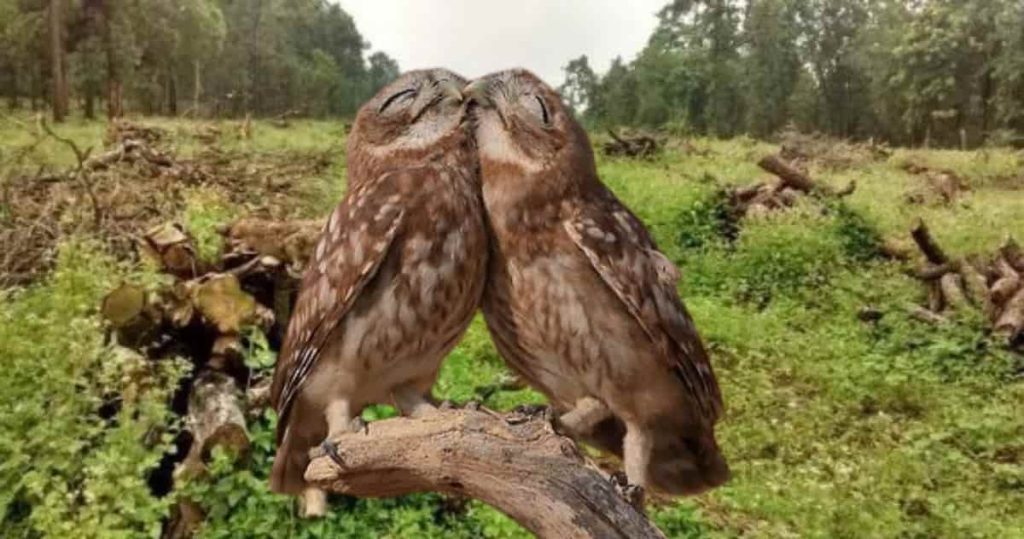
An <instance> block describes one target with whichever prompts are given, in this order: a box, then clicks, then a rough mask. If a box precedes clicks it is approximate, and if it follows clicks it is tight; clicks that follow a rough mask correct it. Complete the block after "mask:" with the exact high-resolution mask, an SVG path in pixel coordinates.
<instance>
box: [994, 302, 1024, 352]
mask: <svg viewBox="0 0 1024 539" xmlns="http://www.w3.org/2000/svg"><path fill="white" fill-rule="evenodd" d="M995 331H996V333H1001V334H1003V335H1006V337H1007V340H1008V341H1009V342H1010V345H1011V346H1018V345H1021V344H1024V342H1022V341H1024V288H1021V289H1019V290H1017V293H1016V294H1014V295H1013V297H1012V298H1010V300H1009V301H1007V302H1006V305H1005V306H1004V307H1003V312H1002V314H1000V315H999V319H998V320H996V324H995Z"/></svg>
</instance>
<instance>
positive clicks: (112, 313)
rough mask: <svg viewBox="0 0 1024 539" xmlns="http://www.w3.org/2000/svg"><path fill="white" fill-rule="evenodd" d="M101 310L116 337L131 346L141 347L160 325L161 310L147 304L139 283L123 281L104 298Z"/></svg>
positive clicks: (146, 297)
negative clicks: (123, 282)
mask: <svg viewBox="0 0 1024 539" xmlns="http://www.w3.org/2000/svg"><path fill="white" fill-rule="evenodd" d="M100 312H101V313H102V315H103V318H104V320H106V321H107V322H108V323H109V324H110V327H111V329H113V331H114V334H115V335H117V341H118V342H119V343H121V344H123V345H126V346H130V347H140V346H142V345H143V344H144V343H145V342H146V341H148V340H149V339H150V338H151V337H153V335H154V333H155V331H156V330H157V329H158V328H159V326H160V321H161V316H160V311H159V310H158V309H156V308H153V306H151V305H150V304H149V298H148V294H146V291H145V289H143V288H142V287H141V286H138V285H134V284H127V283H126V284H122V285H121V286H119V287H117V288H115V289H113V290H111V291H110V292H109V293H108V294H107V295H106V296H105V297H104V298H103V303H102V306H101V307H100Z"/></svg>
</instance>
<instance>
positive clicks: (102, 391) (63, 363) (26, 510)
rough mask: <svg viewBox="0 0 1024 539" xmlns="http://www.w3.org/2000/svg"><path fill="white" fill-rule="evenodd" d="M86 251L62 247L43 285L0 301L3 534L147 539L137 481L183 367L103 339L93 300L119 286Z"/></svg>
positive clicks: (148, 522)
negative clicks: (105, 342)
mask: <svg viewBox="0 0 1024 539" xmlns="http://www.w3.org/2000/svg"><path fill="white" fill-rule="evenodd" d="M127 276H128V275H127V271H126V269H125V268H124V267H119V266H118V265H117V264H116V263H115V262H114V261H113V260H112V259H111V258H110V257H109V256H107V255H106V254H104V253H103V251H102V248H101V247H99V245H98V244H96V243H92V242H85V241H70V242H67V243H64V244H63V245H61V247H60V254H59V257H58V262H57V267H56V270H55V271H54V273H53V274H52V275H51V276H50V277H49V278H48V279H47V280H46V281H44V282H43V283H41V284H39V285H36V286H33V287H30V288H28V289H26V290H23V291H18V292H7V293H6V297H4V298H3V301H2V303H0V342H3V343H4V344H3V347H2V348H0V365H3V368H2V369H0V387H3V388H4V389H3V391H2V392H0V528H2V529H3V530H4V536H5V537H139V536H151V537H152V536H155V535H156V534H158V533H159V530H160V524H161V520H162V519H163V517H164V515H165V514H166V510H167V504H166V502H165V501H164V500H159V499H156V498H154V497H153V496H152V495H151V494H150V491H149V487H148V485H147V482H146V479H147V475H148V473H149V472H150V470H152V469H153V468H154V467H155V466H156V464H157V463H158V462H159V460H160V457H161V455H162V454H163V453H164V452H165V451H166V450H168V448H169V447H170V440H171V437H172V435H173V429H172V428H171V427H170V426H172V425H174V424H175V422H174V420H173V418H172V416H171V414H170V412H169V410H168V408H167V406H166V405H165V403H166V402H167V400H168V398H169V395H170V392H171V390H172V388H174V387H175V385H176V383H177V379H178V377H179V376H180V375H181V374H182V370H183V367H182V365H181V364H180V363H179V362H175V361H163V362H159V363H152V362H149V361H147V360H145V359H143V358H141V357H139V356H136V355H134V354H132V353H130V352H127V351H124V350H122V349H116V348H112V347H110V346H108V345H105V344H104V342H103V332H102V330H101V326H100V322H99V320H98V319H97V317H96V316H95V311H96V308H97V306H98V305H99V302H100V299H101V298H102V296H103V294H104V293H105V292H106V291H107V290H109V289H110V288H111V287H112V286H114V285H115V284H116V283H117V281H118V280H119V279H121V278H125V277H127Z"/></svg>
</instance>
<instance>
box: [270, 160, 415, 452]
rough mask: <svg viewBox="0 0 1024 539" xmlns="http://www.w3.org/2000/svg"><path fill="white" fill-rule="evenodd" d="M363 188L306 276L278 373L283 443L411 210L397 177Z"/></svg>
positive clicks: (335, 220) (332, 223)
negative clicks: (335, 336)
mask: <svg viewBox="0 0 1024 539" xmlns="http://www.w3.org/2000/svg"><path fill="white" fill-rule="evenodd" d="M396 174H415V172H409V171H405V172H399V173H391V174H386V175H383V176H381V177H379V178H377V179H376V180H375V181H373V182H368V183H366V184H363V185H361V186H360V187H359V188H358V189H356V190H355V191H353V192H350V193H349V194H348V196H346V197H345V199H344V200H342V202H341V203H340V204H338V206H337V207H336V208H335V209H334V212H333V213H332V214H331V217H330V220H328V222H327V224H326V225H325V226H324V229H323V231H322V233H321V236H320V240H319V242H318V243H317V246H316V251H315V252H314V255H313V257H312V259H311V260H310V262H309V266H308V267H307V268H306V272H305V275H304V276H303V278H302V286H301V288H300V292H299V297H298V299H297V300H296V303H295V307H294V308H293V310H292V317H291V321H290V323H289V325H288V331H287V333H286V335H285V339H284V343H283V345H282V347H281V353H280V355H279V356H278V362H277V366H276V368H275V370H274V380H273V384H272V385H271V402H272V404H273V406H274V408H275V409H276V410H277V414H278V430H277V434H278V441H279V442H280V440H281V438H282V436H283V435H284V431H285V427H286V425H287V421H288V413H289V411H290V410H291V407H292V404H293V403H294V401H295V397H296V395H297V394H298V391H299V390H300V388H301V387H302V385H303V383H304V382H305V380H306V378H307V377H308V376H309V373H310V372H311V371H312V369H313V367H314V366H315V365H316V362H317V360H318V359H319V356H320V353H321V351H322V349H323V347H324V345H325V344H326V342H327V339H328V337H329V336H330V335H331V333H332V332H333V331H334V330H335V328H337V327H338V325H339V323H340V322H341V321H342V319H343V318H344V317H345V315H346V314H347V313H348V311H349V310H350V309H351V308H352V306H353V304H355V302H356V300H357V298H358V297H359V294H360V293H361V292H362V291H363V289H364V288H365V287H366V285H367V283H369V282H370V281H371V280H372V279H373V277H374V275H375V274H376V272H377V269H378V268H379V267H380V265H381V263H382V262H383V261H384V259H385V258H386V256H387V254H388V251H389V249H390V247H391V244H392V242H393V240H394V238H395V235H396V234H397V233H398V231H399V228H400V226H401V225H402V222H403V217H404V215H405V212H404V210H403V208H402V205H401V198H402V197H401V194H400V193H399V192H398V190H397V187H396V186H397V185H398V184H400V183H402V182H400V181H398V179H396V178H394V177H393V176H395V175H396Z"/></svg>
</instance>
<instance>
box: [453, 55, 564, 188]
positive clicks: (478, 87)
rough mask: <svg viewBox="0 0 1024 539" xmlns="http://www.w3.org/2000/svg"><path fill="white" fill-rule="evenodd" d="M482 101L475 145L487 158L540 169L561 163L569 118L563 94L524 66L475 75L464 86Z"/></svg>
mask: <svg viewBox="0 0 1024 539" xmlns="http://www.w3.org/2000/svg"><path fill="white" fill-rule="evenodd" d="M462 93H463V95H465V96H466V98H467V99H469V100H471V101H472V102H474V103H476V104H477V105H478V109H477V111H476V113H475V114H476V120H477V129H476V134H477V143H478V145H479V148H480V156H481V158H483V159H490V160H492V161H499V162H504V163H510V164H514V165H517V166H518V167H520V168H522V169H524V170H525V171H527V172H536V171H539V170H542V169H544V168H547V167H549V166H551V165H552V164H554V163H555V162H557V160H558V157H559V155H560V153H561V152H562V150H563V149H564V147H565V145H566V142H567V134H568V133H569V132H570V131H571V130H569V129H568V125H569V122H570V121H571V119H569V118H567V113H566V111H565V109H564V106H563V105H562V102H561V98H560V97H559V96H558V94H557V93H555V91H554V90H552V89H551V88H550V87H549V86H548V85H547V84H545V83H544V82H543V81H541V80H540V79H539V78H537V77H536V76H535V75H533V74H532V73H529V72H527V71H524V70H510V71H503V72H501V73H496V74H493V75H489V76H487V77H484V78H482V79H477V80H475V81H473V82H472V83H470V84H469V86H467V87H466V88H464V89H463V90H462Z"/></svg>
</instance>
